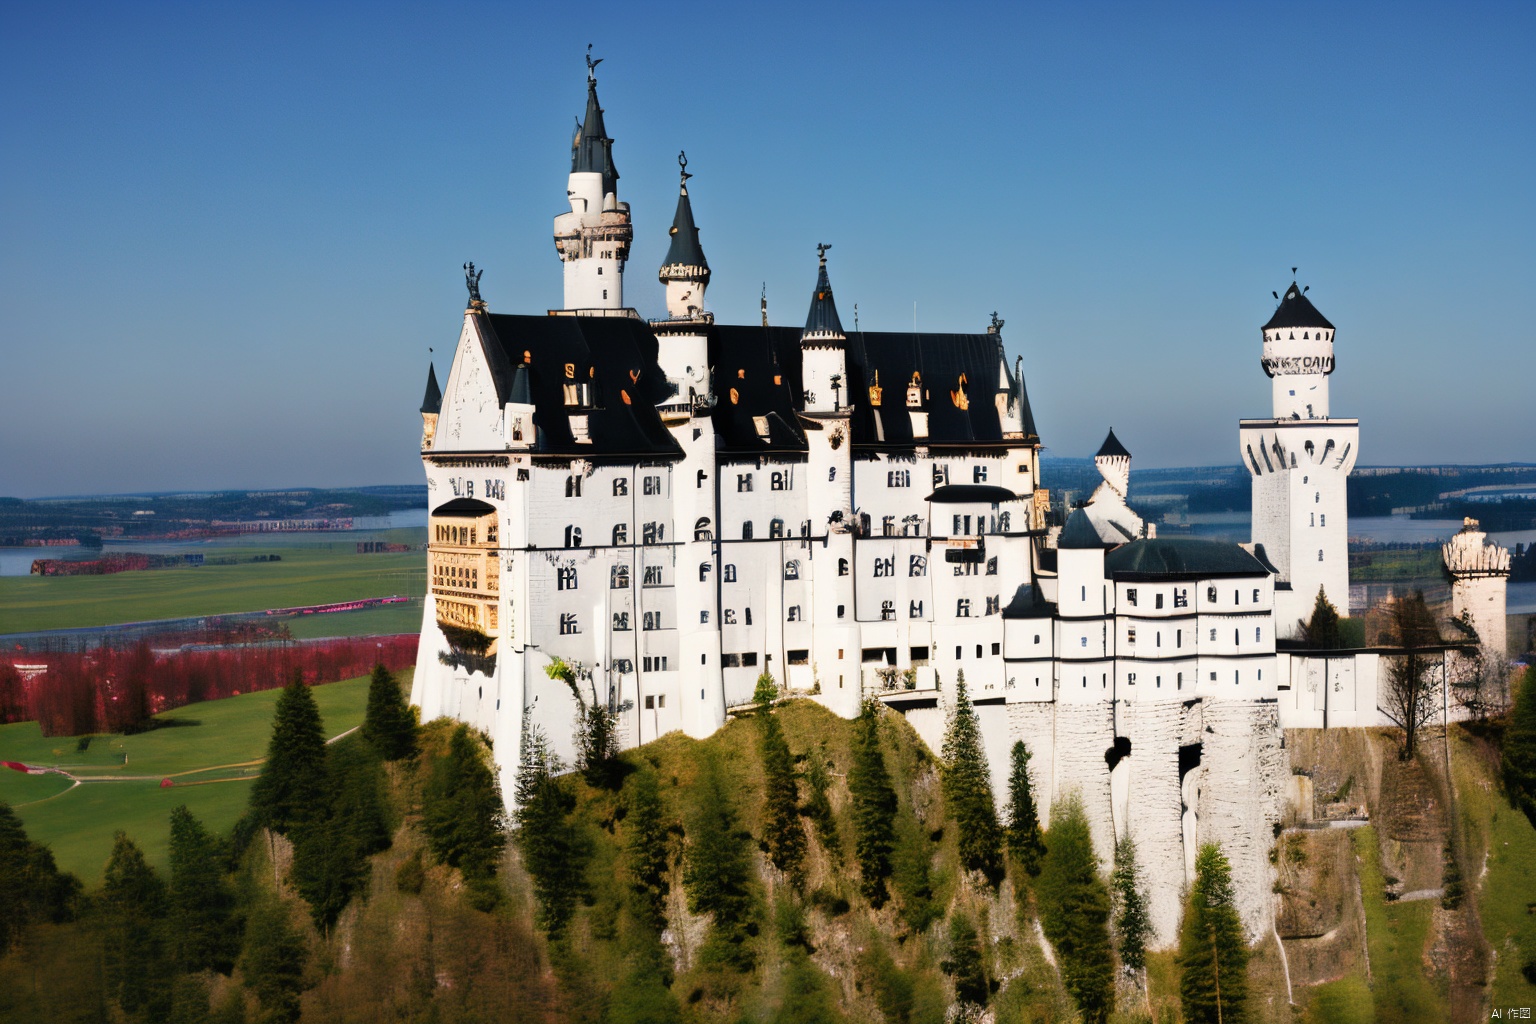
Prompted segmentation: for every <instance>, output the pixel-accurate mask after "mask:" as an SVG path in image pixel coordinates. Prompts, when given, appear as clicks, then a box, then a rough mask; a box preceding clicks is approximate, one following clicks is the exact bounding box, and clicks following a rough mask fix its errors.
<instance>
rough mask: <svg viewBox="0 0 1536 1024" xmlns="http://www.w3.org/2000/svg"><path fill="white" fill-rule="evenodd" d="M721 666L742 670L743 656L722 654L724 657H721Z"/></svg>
mask: <svg viewBox="0 0 1536 1024" xmlns="http://www.w3.org/2000/svg"><path fill="white" fill-rule="evenodd" d="M720 665H721V666H722V667H723V668H740V667H741V655H739V654H722V655H720Z"/></svg>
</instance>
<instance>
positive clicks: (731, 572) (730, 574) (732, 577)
mask: <svg viewBox="0 0 1536 1024" xmlns="http://www.w3.org/2000/svg"><path fill="white" fill-rule="evenodd" d="M720 579H721V581H722V582H724V583H735V582H736V566H734V565H728V566H726V567H725V572H724V573H722V574H721V576H720Z"/></svg>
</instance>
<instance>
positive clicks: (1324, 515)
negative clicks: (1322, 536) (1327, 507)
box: [1317, 512, 1328, 526]
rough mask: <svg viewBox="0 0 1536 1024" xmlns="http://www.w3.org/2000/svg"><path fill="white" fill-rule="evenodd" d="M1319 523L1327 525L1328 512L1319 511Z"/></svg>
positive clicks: (1319, 524)
mask: <svg viewBox="0 0 1536 1024" xmlns="http://www.w3.org/2000/svg"><path fill="white" fill-rule="evenodd" d="M1317 525H1318V526H1327V525H1328V513H1327V512H1319V513H1318V515H1317Z"/></svg>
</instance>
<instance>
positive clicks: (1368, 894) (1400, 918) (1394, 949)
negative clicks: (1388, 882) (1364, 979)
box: [1314, 825, 1448, 1021]
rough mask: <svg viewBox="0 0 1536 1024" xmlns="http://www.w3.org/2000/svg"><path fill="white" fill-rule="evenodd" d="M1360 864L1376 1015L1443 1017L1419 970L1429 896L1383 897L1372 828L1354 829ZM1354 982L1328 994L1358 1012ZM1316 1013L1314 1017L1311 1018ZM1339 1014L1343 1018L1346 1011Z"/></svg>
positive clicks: (1439, 999) (1432, 986) (1432, 987)
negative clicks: (1391, 899)
mask: <svg viewBox="0 0 1536 1024" xmlns="http://www.w3.org/2000/svg"><path fill="white" fill-rule="evenodd" d="M1354 840H1355V854H1356V856H1357V857H1359V864H1360V899H1361V901H1362V902H1363V903H1364V904H1365V924H1366V934H1367V936H1368V939H1367V941H1368V942H1369V944H1370V953H1371V978H1372V982H1373V984H1372V991H1371V993H1370V994H1371V996H1372V1001H1373V1002H1374V1004H1375V1019H1376V1020H1379V1021H1410V1020H1414V1021H1417V1020H1423V1021H1430V1020H1446V1019H1448V1018H1447V1014H1446V1005H1445V998H1444V993H1443V992H1442V991H1440V990H1439V988H1438V985H1437V983H1436V982H1434V981H1432V980H1431V979H1430V978H1429V977H1428V976H1426V974H1425V971H1424V943H1425V941H1426V940H1427V939H1428V938H1429V929H1430V919H1431V917H1432V915H1433V914H1434V908H1435V906H1436V903H1435V901H1433V900H1418V901H1415V902H1413V903H1393V904H1388V903H1387V901H1386V899H1385V898H1384V897H1383V895H1382V892H1383V887H1382V882H1383V879H1382V874H1381V853H1380V847H1379V846H1378V844H1377V838H1376V829H1375V828H1373V827H1371V826H1369V825H1368V826H1366V827H1365V828H1357V829H1355V830H1354ZM1360 995H1361V994H1360V992H1359V988H1358V986H1351V987H1349V988H1341V989H1340V990H1338V991H1336V992H1333V993H1330V996H1332V997H1333V998H1335V999H1337V1001H1339V1002H1341V1003H1345V1004H1347V1005H1348V1006H1349V1007H1350V1009H1349V1013H1350V1014H1352V1015H1354V1016H1356V1018H1357V1019H1359V1018H1360V1017H1361V1016H1363V1010H1364V1008H1363V1006H1361V1005H1359V1004H1360V1001H1361V1000H1360ZM1314 1019H1316V1018H1314ZM1345 1019H1348V1017H1346V1018H1345Z"/></svg>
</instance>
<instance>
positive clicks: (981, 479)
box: [971, 466, 987, 484]
mask: <svg viewBox="0 0 1536 1024" xmlns="http://www.w3.org/2000/svg"><path fill="white" fill-rule="evenodd" d="M971 482H972V483H977V484H984V483H986V482H987V467H986V466H973V467H971Z"/></svg>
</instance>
